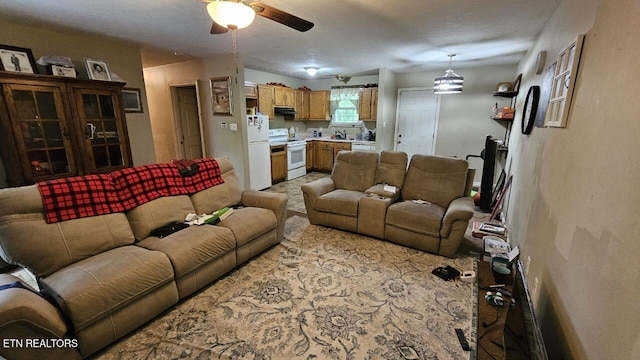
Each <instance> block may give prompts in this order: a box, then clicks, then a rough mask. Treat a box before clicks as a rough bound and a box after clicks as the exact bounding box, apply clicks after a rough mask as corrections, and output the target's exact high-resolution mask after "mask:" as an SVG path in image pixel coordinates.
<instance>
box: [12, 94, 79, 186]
mask: <svg viewBox="0 0 640 360" xmlns="http://www.w3.org/2000/svg"><path fill="white" fill-rule="evenodd" d="M4 92H5V97H6V98H7V99H9V101H7V106H8V109H9V113H10V116H11V121H12V126H13V128H14V134H15V138H16V142H17V144H16V145H17V146H18V149H19V154H20V157H21V159H20V162H21V164H22V167H23V171H24V174H25V177H26V178H27V179H28V180H30V181H32V182H37V181H42V180H48V179H53V178H56V177H65V176H70V175H74V174H76V169H75V165H74V161H73V152H72V146H71V143H70V139H69V129H68V123H67V118H66V117H65V113H64V105H63V103H62V98H61V88H59V87H51V86H27V85H14V84H8V85H5V86H4Z"/></svg>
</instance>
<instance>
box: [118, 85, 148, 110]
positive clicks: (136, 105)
mask: <svg viewBox="0 0 640 360" xmlns="http://www.w3.org/2000/svg"><path fill="white" fill-rule="evenodd" d="M122 107H123V108H124V111H125V112H129V113H141V112H143V109H142V96H141V92H140V89H135V88H124V89H122Z"/></svg>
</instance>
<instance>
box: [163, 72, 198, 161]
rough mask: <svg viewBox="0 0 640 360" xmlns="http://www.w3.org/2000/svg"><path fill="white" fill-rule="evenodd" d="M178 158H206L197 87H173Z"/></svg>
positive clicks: (172, 95)
mask: <svg viewBox="0 0 640 360" xmlns="http://www.w3.org/2000/svg"><path fill="white" fill-rule="evenodd" d="M171 97H172V100H173V111H174V118H175V129H176V142H177V151H178V154H177V155H178V158H180V159H199V158H202V157H203V156H204V146H203V143H204V142H203V139H202V122H201V121H200V106H199V101H198V89H197V85H176V86H171Z"/></svg>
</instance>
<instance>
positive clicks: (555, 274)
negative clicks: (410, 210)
mask: <svg viewBox="0 0 640 360" xmlns="http://www.w3.org/2000/svg"><path fill="white" fill-rule="evenodd" d="M639 22H640V1H637V0H616V1H600V0H589V1H583V0H565V1H563V2H562V4H561V5H560V6H559V7H558V10H557V11H556V13H555V15H554V16H553V17H552V19H551V20H550V21H549V23H548V24H547V26H546V27H545V28H544V30H543V31H542V33H541V35H540V37H539V39H538V40H537V42H536V44H535V45H534V48H533V49H532V51H531V52H530V53H529V54H528V55H527V58H526V59H525V60H523V61H522V62H521V64H520V69H521V71H522V72H523V73H524V74H525V76H524V78H523V80H524V81H523V86H524V89H527V88H528V86H530V85H541V77H540V76H535V75H533V70H532V64H534V63H535V58H536V56H537V53H538V51H540V50H546V51H547V59H548V60H547V63H546V65H545V66H548V65H549V64H550V63H552V62H553V61H554V60H553V59H554V58H555V56H557V54H558V52H559V51H560V50H561V49H562V48H563V47H565V46H567V45H568V44H569V43H570V42H571V41H573V40H574V38H575V36H576V35H578V34H579V33H586V37H585V42H584V47H583V52H582V58H581V62H580V67H579V72H578V74H577V77H576V88H575V91H574V95H573V102H572V104H571V109H570V115H569V119H568V124H567V127H566V128H562V129H561V128H536V127H534V129H533V131H532V133H531V134H530V135H528V136H526V135H522V134H520V133H513V134H512V138H511V144H512V146H511V148H510V153H509V161H510V162H511V163H512V166H511V169H510V170H511V173H512V174H513V177H514V181H513V185H512V188H511V192H510V201H509V206H508V208H507V222H508V226H509V228H510V230H511V232H510V238H511V241H512V242H513V243H515V244H516V245H518V246H519V247H520V250H521V260H522V261H523V263H524V264H525V266H526V263H527V259H528V258H530V259H531V263H530V266H529V270H528V273H527V279H528V282H529V289H530V291H531V294H532V297H533V301H534V306H535V310H536V315H537V318H538V320H539V322H540V324H541V327H542V331H543V335H544V339H545V342H546V345H547V349H548V352H549V358H550V359H637V358H640V327H638V323H640V313H638V311H636V310H637V298H636V296H635V295H636V294H638V293H640V266H638V261H637V259H638V258H640V247H639V246H638V241H637V234H638V231H639V230H640V225H638V224H639V222H638V220H637V216H638V214H639V213H640V205H639V204H640V195H639V193H638V191H637V188H636V181H635V179H638V178H640V157H638V154H640V144H639V142H638V139H639V138H640V122H638V119H637V118H638V110H639V108H638V105H637V102H636V100H635V99H636V97H637V96H636V95H637V94H640V62H639V61H638V59H639V58H640V47H639V46H638V39H639V38H640V26H638V23H639ZM536 279H537V281H538V284H537V286H536Z"/></svg>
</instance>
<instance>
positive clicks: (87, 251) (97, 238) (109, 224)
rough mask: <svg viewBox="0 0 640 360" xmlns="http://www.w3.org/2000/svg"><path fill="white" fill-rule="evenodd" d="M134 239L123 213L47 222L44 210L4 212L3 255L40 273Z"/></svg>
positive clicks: (0, 233)
mask: <svg viewBox="0 0 640 360" xmlns="http://www.w3.org/2000/svg"><path fill="white" fill-rule="evenodd" d="M4 191H6V190H3V192H4ZM36 192H37V190H36ZM12 202H18V201H17V200H16V199H14V200H12ZM3 206H4V205H3ZM133 241H134V238H133V233H132V232H131V227H129V222H128V221H127V217H126V216H125V215H124V214H123V213H114V214H107V215H100V216H93V217H87V218H80V219H73V220H67V221H62V222H58V223H53V224H47V223H46V221H45V219H44V215H43V214H42V213H41V212H40V213H31V214H25V213H17V214H14V215H2V216H0V253H2V257H3V258H4V259H5V260H6V261H7V262H9V263H12V264H16V265H19V266H22V267H25V268H27V269H30V270H31V271H32V272H33V273H34V274H35V275H37V276H39V277H45V276H48V275H49V274H51V273H53V272H55V271H58V270H60V269H62V268H63V267H65V266H67V265H70V264H72V263H75V262H77V261H80V260H83V259H86V258H88V257H91V256H93V255H96V254H100V253H102V252H104V251H107V250H110V249H113V248H116V247H119V246H124V245H129V244H133Z"/></svg>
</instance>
